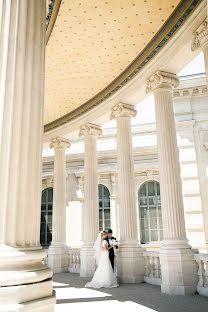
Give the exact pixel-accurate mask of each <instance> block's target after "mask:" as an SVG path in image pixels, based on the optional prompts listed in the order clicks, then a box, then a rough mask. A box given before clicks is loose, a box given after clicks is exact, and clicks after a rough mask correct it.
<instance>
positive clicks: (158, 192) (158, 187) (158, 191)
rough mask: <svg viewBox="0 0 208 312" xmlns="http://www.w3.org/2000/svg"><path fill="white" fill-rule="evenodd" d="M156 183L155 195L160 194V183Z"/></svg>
mask: <svg viewBox="0 0 208 312" xmlns="http://www.w3.org/2000/svg"><path fill="white" fill-rule="evenodd" d="M156 185H157V195H160V184H159V183H157V184H156Z"/></svg>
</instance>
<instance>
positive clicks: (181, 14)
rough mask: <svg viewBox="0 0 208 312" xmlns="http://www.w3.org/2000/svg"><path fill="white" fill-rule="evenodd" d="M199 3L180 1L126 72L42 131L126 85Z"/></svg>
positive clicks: (85, 109)
mask: <svg viewBox="0 0 208 312" xmlns="http://www.w3.org/2000/svg"><path fill="white" fill-rule="evenodd" d="M59 2H60V1H59ZM201 2H203V0H191V1H190V0H181V2H180V3H179V5H178V6H177V7H176V9H175V10H174V12H173V13H172V14H171V16H170V17H169V19H168V20H167V21H166V23H165V24H164V25H163V27H162V28H161V29H160V30H159V32H158V33H157V34H156V35H155V37H154V38H153V39H152V40H151V41H150V42H149V44H148V45H147V46H146V47H145V48H144V49H143V51H142V52H141V53H140V54H139V55H138V57H137V58H136V59H135V60H134V61H133V62H132V63H131V64H130V65H129V66H128V67H127V68H126V70H124V71H123V72H122V73H121V75H120V76H118V77H117V78H116V79H115V80H114V81H113V82H112V83H111V84H109V85H108V86H107V87H106V88H105V89H104V90H102V91H101V92H100V93H98V94H97V95H96V96H95V97H93V98H92V99H90V100H89V101H87V102H86V103H84V104H82V105H81V106H80V107H79V108H77V109H75V110H74V111H72V112H70V113H68V114H66V115H64V116H62V117H61V118H59V119H56V120H54V121H53V122H51V123H48V124H46V125H45V126H44V131H45V132H48V131H51V130H53V129H56V128H58V127H60V126H62V125H64V124H67V123H69V122H70V121H72V120H74V119H76V118H78V117H80V116H81V115H83V114H85V113H87V112H89V111H90V110H91V109H93V108H95V107H96V106H98V105H99V104H101V103H102V102H104V101H105V100H107V99H108V98H110V97H111V96H112V95H113V94H114V93H116V92H117V91H118V90H119V89H121V88H122V87H123V86H124V85H126V84H127V83H128V82H129V81H130V80H132V79H133V78H134V77H135V76H136V75H137V74H138V73H139V72H140V71H141V70H142V69H143V68H144V66H145V65H146V64H147V63H149V62H150V61H151V60H152V59H153V58H154V57H155V56H156V55H157V54H158V53H159V51H160V50H161V49H162V48H163V47H164V46H165V45H166V44H167V42H168V41H169V40H170V39H171V38H172V37H173V36H174V35H175V33H176V32H177V31H178V29H179V28H180V27H181V26H182V25H183V24H184V22H185V21H186V20H187V19H188V17H189V16H190V14H191V13H192V12H193V11H194V10H195V9H196V8H197V6H198V5H199V4H200V3H201Z"/></svg>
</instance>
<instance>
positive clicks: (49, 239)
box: [47, 233, 52, 244]
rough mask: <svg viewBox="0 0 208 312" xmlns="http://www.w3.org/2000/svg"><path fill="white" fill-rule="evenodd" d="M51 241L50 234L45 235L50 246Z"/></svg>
mask: <svg viewBox="0 0 208 312" xmlns="http://www.w3.org/2000/svg"><path fill="white" fill-rule="evenodd" d="M51 241H52V234H51V233H48V234H47V244H50V243H51Z"/></svg>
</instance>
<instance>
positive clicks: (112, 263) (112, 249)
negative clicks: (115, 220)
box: [106, 236, 118, 270]
mask: <svg viewBox="0 0 208 312" xmlns="http://www.w3.org/2000/svg"><path fill="white" fill-rule="evenodd" d="M109 239H115V240H116V238H115V237H113V236H111V238H109V237H108V236H107V237H106V241H107V243H108V248H109V247H110V246H111V245H110V243H109ZM115 248H116V249H117V248H118V246H115ZM109 259H110V262H111V265H112V268H113V270H114V248H111V249H110V250H109Z"/></svg>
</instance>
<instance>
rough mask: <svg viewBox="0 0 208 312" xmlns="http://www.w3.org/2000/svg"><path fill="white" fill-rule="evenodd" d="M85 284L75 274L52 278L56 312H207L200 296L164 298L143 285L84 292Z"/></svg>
mask: <svg viewBox="0 0 208 312" xmlns="http://www.w3.org/2000/svg"><path fill="white" fill-rule="evenodd" d="M87 281H88V279H84V278H81V277H80V276H79V275H78V274H71V273H60V274H54V283H53V284H54V289H55V290H56V297H57V304H56V307H55V312H62V311H69V312H72V311H76V312H79V311H82V312H84V311H90V312H95V311H96V312H104V311H105V312H107V311H109V310H112V311H113V312H122V311H127V312H134V311H137V312H208V298H206V297H203V296H199V295H194V296H169V295H164V294H161V292H160V287H158V286H152V285H148V284H145V283H143V284H122V285H120V287H118V288H114V289H104V288H102V289H98V290H96V289H89V288H85V287H84V285H85V283H86V282H87Z"/></svg>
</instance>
